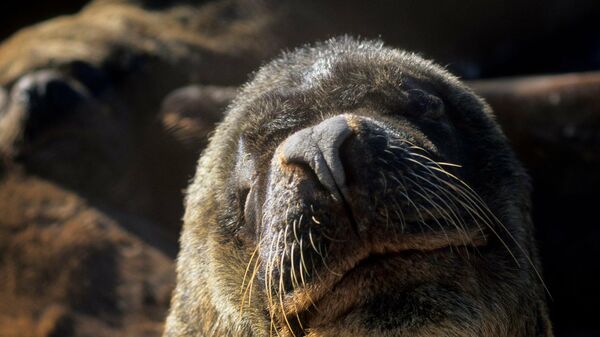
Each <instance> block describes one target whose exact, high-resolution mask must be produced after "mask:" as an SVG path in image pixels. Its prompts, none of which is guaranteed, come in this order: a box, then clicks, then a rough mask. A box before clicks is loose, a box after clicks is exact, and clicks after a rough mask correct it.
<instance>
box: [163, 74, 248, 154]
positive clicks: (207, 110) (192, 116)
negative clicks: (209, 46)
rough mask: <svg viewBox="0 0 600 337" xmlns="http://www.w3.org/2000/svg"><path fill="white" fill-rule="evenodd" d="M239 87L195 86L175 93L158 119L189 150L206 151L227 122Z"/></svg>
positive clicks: (183, 88) (164, 101) (177, 90)
mask: <svg viewBox="0 0 600 337" xmlns="http://www.w3.org/2000/svg"><path fill="white" fill-rule="evenodd" d="M236 93H237V87H221V86H209V85H191V86H187V87H182V88H179V89H176V90H174V91H172V92H171V93H170V94H169V95H167V96H166V97H165V99H164V100H163V102H162V106H161V110H160V113H159V115H158V117H159V120H160V123H161V124H162V126H163V127H164V128H165V129H166V130H167V131H168V132H170V133H171V134H172V135H173V136H174V138H175V139H176V140H177V141H178V142H179V143H181V145H183V146H185V147H186V148H188V149H192V150H198V149H199V148H203V147H204V146H205V145H206V143H207V141H208V137H209V135H210V133H211V132H212V131H213V130H214V128H215V127H216V125H217V124H218V123H219V122H220V121H221V120H222V119H223V117H224V115H225V109H226V108H227V106H228V105H229V103H231V101H232V100H233V98H234V97H235V94H236Z"/></svg>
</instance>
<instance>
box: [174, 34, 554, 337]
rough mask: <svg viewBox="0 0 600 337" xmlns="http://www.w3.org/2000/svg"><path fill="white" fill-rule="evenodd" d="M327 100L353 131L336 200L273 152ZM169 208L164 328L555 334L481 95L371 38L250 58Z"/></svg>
mask: <svg viewBox="0 0 600 337" xmlns="http://www.w3.org/2000/svg"><path fill="white" fill-rule="evenodd" d="M338 115H341V116H343V117H344V118H345V119H346V121H347V122H348V124H349V125H350V127H351V128H352V130H353V132H354V133H353V138H352V139H351V141H349V142H348V144H347V146H346V147H345V148H343V149H341V152H342V155H343V156H344V158H345V163H344V167H345V169H346V170H347V173H348V175H349V177H348V179H349V180H348V181H349V182H348V187H349V191H350V192H349V195H350V196H351V197H349V199H348V200H345V201H344V203H341V202H340V201H339V200H335V198H334V197H333V196H332V195H330V194H328V193H327V191H326V190H324V189H323V188H322V187H320V186H319V185H318V183H317V182H315V180H314V179H313V178H311V176H310V172H307V170H306V168H304V167H301V166H298V165H292V164H289V163H286V162H285V160H283V159H282V157H281V147H282V144H283V143H284V142H285V139H286V138H287V137H288V136H289V135H291V134H293V133H294V132H296V131H298V130H301V129H303V128H306V127H309V126H312V125H316V124H318V123H320V122H321V121H323V120H325V119H327V118H330V117H333V116H338ZM352 172H354V174H352ZM344 205H345V206H344ZM344 207H346V208H344ZM184 221H185V224H184V229H183V233H182V236H181V252H180V254H179V258H178V267H177V272H178V280H177V288H176V290H175V294H174V297H173V301H172V307H171V312H170V315H169V317H168V320H167V323H166V330H165V336H170V337H175V336H296V337H298V336H311V337H326V336H419V337H420V336H423V337H424V336H484V337H485V336H487V337H492V336H494V337H499V336H503V337H504V336H505V337H509V336H511V337H512V336H552V331H551V327H550V324H549V322H548V318H547V313H546V306H545V297H546V294H545V289H544V284H543V281H542V276H541V272H540V270H539V263H538V260H537V253H536V249H535V244H534V242H533V233H532V231H533V226H532V224H531V221H530V218H529V184H528V180H527V176H526V175H525V173H524V171H523V169H522V167H521V166H520V164H519V163H518V161H517V160H516V159H515V156H514V154H513V152H512V151H511V149H510V147H509V146H508V144H507V141H506V139H505V137H504V135H503V134H502V132H501V131H500V129H499V128H498V126H497V125H496V123H495V121H494V118H493V115H492V114H491V111H490V109H489V107H488V106H487V105H486V104H485V103H484V102H483V101H482V100H481V99H480V98H478V97H477V96H475V95H474V94H473V93H472V92H471V91H470V90H469V89H468V88H467V87H465V86H464V85H463V84H461V83H460V82H459V81H458V80H457V79H456V78H455V77H453V76H452V75H450V74H448V73H447V72H446V71H445V70H443V69H441V68H440V67H438V66H436V65H434V64H433V63H431V62H429V61H426V60H423V59H421V58H420V57H418V56H416V55H414V54H410V53H406V52H402V51H398V50H395V49H391V48H387V47H384V46H383V44H382V43H380V42H372V41H357V40H354V39H350V38H339V39H334V40H330V41H327V42H325V43H322V44H317V45H316V46H314V47H305V48H301V49H298V50H296V51H293V52H290V53H285V54H283V55H282V56H281V57H280V58H279V59H277V60H275V61H273V62H271V63H270V64H267V65H266V66H264V67H263V68H261V70H259V71H258V72H257V73H256V75H255V76H254V79H253V80H252V81H251V82H249V83H248V84H247V85H246V86H245V87H244V88H243V89H242V90H241V92H240V94H239V95H238V97H237V99H236V100H235V101H234V103H233V104H232V105H231V106H230V108H229V111H228V115H227V117H226V119H225V121H224V122H223V123H222V124H221V125H220V126H219V127H218V129H217V131H216V133H215V134H214V136H213V137H212V140H211V143H210V145H209V146H208V148H207V150H206V151H205V153H204V154H203V156H202V158H201V159H200V161H199V165H198V171H197V173H196V177H195V179H194V182H193V183H192V184H191V186H190V188H189V190H188V195H187V201H186V213H185V218H184Z"/></svg>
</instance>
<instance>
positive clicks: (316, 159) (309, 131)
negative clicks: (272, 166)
mask: <svg viewBox="0 0 600 337" xmlns="http://www.w3.org/2000/svg"><path fill="white" fill-rule="evenodd" d="M351 134H352V129H351V128H350V126H349V125H348V122H347V121H346V118H345V117H344V116H335V117H331V118H329V119H326V120H324V121H323V122H321V123H319V124H317V125H315V126H312V127H309V128H306V129H302V130H300V131H298V132H296V133H294V134H292V135H291V136H289V137H288V138H287V139H286V140H285V142H284V144H283V158H284V160H285V161H286V162H287V163H296V164H306V165H308V166H309V167H310V168H311V169H312V171H313V172H314V173H315V174H316V176H317V178H318V179H319V182H320V183H321V184H322V185H323V186H324V187H325V188H327V190H329V192H331V194H333V196H334V197H336V199H338V200H341V196H346V197H347V187H346V174H345V172H344V166H343V164H342V161H341V159H340V154H339V149H340V146H341V145H342V144H343V143H344V141H345V140H346V139H347V138H348V136H350V135H351Z"/></svg>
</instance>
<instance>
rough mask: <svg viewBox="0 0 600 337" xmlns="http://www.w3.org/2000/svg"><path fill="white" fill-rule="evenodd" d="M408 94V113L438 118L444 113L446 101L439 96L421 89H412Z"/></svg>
mask: <svg viewBox="0 0 600 337" xmlns="http://www.w3.org/2000/svg"><path fill="white" fill-rule="evenodd" d="M407 94H408V113H409V114H411V115H414V116H415V117H419V118H423V117H425V118H430V119H438V118H440V117H442V115H443V113H444V102H443V101H442V100H441V99H440V98H439V97H437V96H434V95H432V94H429V93H427V92H425V91H423V90H421V89H410V90H408V92H407Z"/></svg>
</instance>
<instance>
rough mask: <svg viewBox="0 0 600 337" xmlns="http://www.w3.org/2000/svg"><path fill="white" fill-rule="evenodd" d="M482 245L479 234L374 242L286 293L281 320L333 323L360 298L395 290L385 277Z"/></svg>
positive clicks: (463, 232) (469, 233)
mask: <svg viewBox="0 0 600 337" xmlns="http://www.w3.org/2000/svg"><path fill="white" fill-rule="evenodd" d="M486 244H487V238H486V236H485V235H484V233H483V232H482V231H480V230H471V231H453V232H446V233H427V234H415V235H405V236H403V237H402V240H401V241H396V242H373V243H371V244H368V245H365V247H364V248H363V249H360V250H358V251H357V252H355V253H354V254H351V255H350V256H347V257H345V258H344V259H340V260H339V261H338V263H336V264H335V265H332V266H331V267H330V268H331V270H329V272H328V273H326V275H323V276H322V277H320V278H319V279H318V282H314V283H312V284H307V285H306V286H305V287H302V288H298V289H296V290H294V291H293V292H292V293H289V294H287V295H286V297H285V299H284V301H283V309H284V315H285V316H286V319H287V321H289V322H292V321H294V320H300V319H301V320H302V321H304V322H306V324H307V325H310V326H317V325H320V324H324V323H327V322H331V321H334V320H336V319H339V317H341V316H343V315H344V314H346V313H347V312H349V311H351V310H352V309H353V308H354V307H355V306H357V305H359V302H360V301H361V298H362V299H363V300H364V299H368V298H369V297H370V296H371V295H373V294H376V293H379V292H381V291H383V288H386V287H388V286H389V287H390V288H394V287H395V285H394V284H393V278H390V275H394V274H395V273H398V272H399V269H403V267H404V266H408V265H414V264H418V263H420V261H425V260H427V259H430V258H432V257H434V256H435V257H438V258H439V257H441V258H444V257H447V256H452V255H453V254H457V253H459V252H460V251H462V252H467V253H466V254H469V253H468V251H471V250H475V249H477V248H478V247H483V246H485V245H486ZM404 269H406V268H404ZM400 272H401V273H407V272H408V273H410V272H409V271H407V270H403V271H400Z"/></svg>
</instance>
